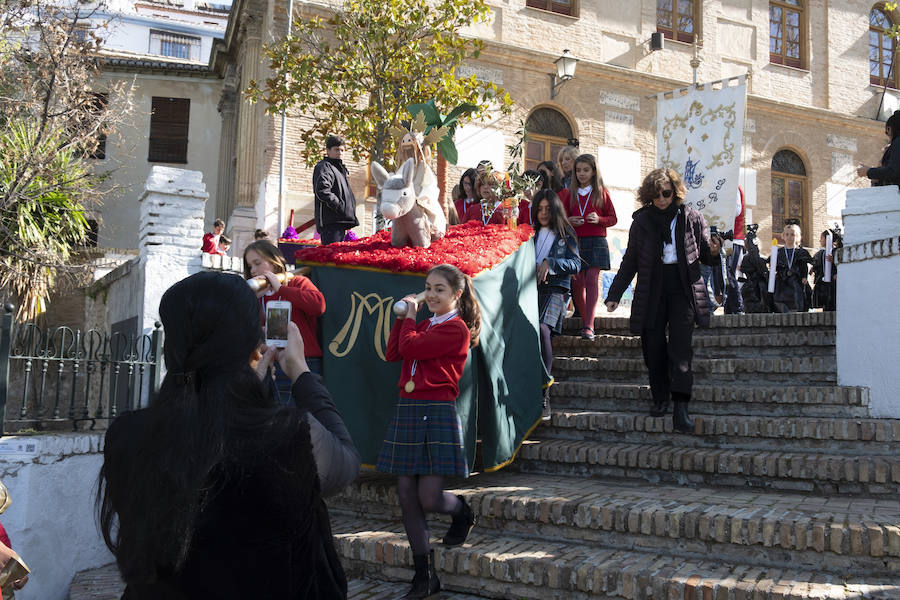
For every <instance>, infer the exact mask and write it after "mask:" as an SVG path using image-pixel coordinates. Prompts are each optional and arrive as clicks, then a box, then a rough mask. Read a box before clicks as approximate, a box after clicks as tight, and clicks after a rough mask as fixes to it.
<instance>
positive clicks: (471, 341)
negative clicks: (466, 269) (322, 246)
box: [378, 264, 481, 599]
mask: <svg viewBox="0 0 900 600" xmlns="http://www.w3.org/2000/svg"><path fill="white" fill-rule="evenodd" d="M403 300H404V301H405V302H406V306H407V311H406V314H404V315H401V316H399V317H397V319H396V320H395V321H394V326H393V327H392V328H391V336H390V338H389V339H388V346H387V350H386V351H385V359H386V360H388V361H399V360H402V361H403V366H402V368H401V370H400V381H399V382H398V384H397V385H398V387H399V388H400V399H399V400H398V402H397V408H396V411H395V413H394V417H393V419H392V420H391V424H390V426H389V427H388V432H387V436H386V437H385V440H384V445H383V446H382V447H381V452H380V453H379V456H378V470H379V471H382V472H385V473H393V474H395V475H397V496H398V498H399V500H400V508H401V510H402V512H403V526H404V527H405V528H406V536H407V538H408V539H409V547H410V550H411V551H412V554H413V563H414V564H415V568H416V574H415V577H413V580H412V589H410V591H409V593H407V595H406V596H404V598H419V599H421V598H431V597H433V596H434V595H435V594H437V592H439V591H440V589H441V584H440V582H439V581H438V578H437V575H436V573H435V571H434V551H433V550H430V549H429V541H428V540H429V533H428V522H427V521H426V518H425V516H426V514H427V513H429V512H438V513H443V514H449V515H451V516H452V519H453V521H452V523H451V524H450V528H449V529H448V530H447V534H446V535H445V536H444V539H443V543H444V544H445V545H447V546H458V545H460V544H462V543H463V542H465V541H466V537H467V536H468V535H469V531H471V529H472V527H473V526H474V525H475V515H474V513H473V512H472V509H471V508H470V507H469V505H468V504H467V503H466V501H465V499H464V498H463V497H462V496H456V495H453V494H451V493H449V492H445V491H444V477H445V476H458V477H467V476H468V475H469V468H468V463H467V462H466V457H465V452H464V450H463V434H462V427H461V426H460V422H459V417H458V416H457V414H456V397H457V396H458V395H459V379H460V377H461V376H462V373H463V368H464V367H465V365H466V357H467V356H468V354H469V348H470V347H472V346H475V345H477V344H478V333H479V332H480V330H481V308H480V306H479V304H478V300H477V299H476V298H475V294H474V293H473V291H472V282H471V280H470V279H469V277H468V276H467V275H466V274H464V273H463V272H462V271H460V270H459V269H458V268H456V267H454V266H453V265H447V264H443V265H437V266H436V267H433V268H432V269H431V270H430V271H428V277H427V278H426V279H425V304H426V305H427V306H428V309H429V310H430V311H431V312H433V313H434V316H433V317H431V318H429V319H425V320H424V321H422V322H421V323H419V324H418V325H417V324H416V312H417V311H418V306H417V303H416V298H415V296H412V295H410V296H407V297H405V298H403Z"/></svg>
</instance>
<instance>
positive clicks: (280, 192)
mask: <svg viewBox="0 0 900 600" xmlns="http://www.w3.org/2000/svg"><path fill="white" fill-rule="evenodd" d="M287 14H288V19H287V35H288V36H290V35H291V25H292V24H293V21H294V0H288V12H287ZM286 138H287V110H283V111H281V143H280V146H281V151H280V152H279V153H278V230H277V231H276V232H275V238H276V239H278V236H280V235H281V232H282V231H284V229H285V228H284V223H283V222H282V215H283V213H284V142H285V139H286ZM291 225H293V223H291Z"/></svg>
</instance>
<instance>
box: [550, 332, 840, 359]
mask: <svg viewBox="0 0 900 600" xmlns="http://www.w3.org/2000/svg"><path fill="white" fill-rule="evenodd" d="M695 331H699V330H695ZM834 343H835V332H834V330H833V329H830V330H826V329H809V330H802V329H801V330H798V331H788V332H777V333H740V334H733V335H722V334H719V333H718V332H714V333H710V334H709V335H695V336H694V342H693V348H694V356H695V358H738V357H755V356H779V357H780V356H784V354H785V353H786V352H793V353H795V354H797V355H799V356H813V355H815V356H834V353H835V351H834ZM553 352H554V354H557V355H560V356H562V355H565V356H594V357H598V358H603V357H607V358H641V357H642V354H641V338H640V337H638V336H632V335H615V334H607V333H601V334H597V335H596V337H595V338H594V339H593V340H584V339H581V337H578V336H575V335H560V336H556V337H555V338H554V339H553Z"/></svg>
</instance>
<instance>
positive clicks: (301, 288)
mask: <svg viewBox="0 0 900 600" xmlns="http://www.w3.org/2000/svg"><path fill="white" fill-rule="evenodd" d="M272 300H285V301H287V302H290V303H291V321H293V322H294V324H296V325H297V328H298V329H299V330H300V337H302V338H303V354H304V355H305V356H308V357H310V358H319V357H321V356H322V347H321V346H320V345H319V339H318V335H317V332H316V329H317V322H318V318H319V316H320V315H321V314H322V313H324V312H325V296H323V295H322V292H320V291H319V288H317V287H316V286H315V285H314V284H313V282H312V281H310V280H309V279H308V278H307V277H303V276H302V275H300V276H296V277H294V278H293V279H291V280H290V281H288V283H287V285H283V286H281V287H280V288H278V291H277V292H275V293H274V294H272V295H271V296H263V297H262V301H263V302H262V308H263V324H265V315H266V304H267V303H269V302H271V301H272Z"/></svg>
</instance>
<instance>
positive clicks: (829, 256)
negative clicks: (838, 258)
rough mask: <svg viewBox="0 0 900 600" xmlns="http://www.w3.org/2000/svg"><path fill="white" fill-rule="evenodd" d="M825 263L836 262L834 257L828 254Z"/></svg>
mask: <svg viewBox="0 0 900 600" xmlns="http://www.w3.org/2000/svg"><path fill="white" fill-rule="evenodd" d="M825 262H830V263H833V262H834V257H833V256H832V255H830V254H826V255H825Z"/></svg>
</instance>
